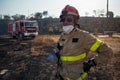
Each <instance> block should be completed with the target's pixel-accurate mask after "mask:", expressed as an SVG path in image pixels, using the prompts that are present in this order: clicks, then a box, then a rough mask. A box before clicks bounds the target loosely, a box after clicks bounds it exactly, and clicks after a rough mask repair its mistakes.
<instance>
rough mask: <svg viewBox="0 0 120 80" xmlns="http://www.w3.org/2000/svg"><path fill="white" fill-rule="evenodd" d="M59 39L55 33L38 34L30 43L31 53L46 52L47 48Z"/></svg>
mask: <svg viewBox="0 0 120 80" xmlns="http://www.w3.org/2000/svg"><path fill="white" fill-rule="evenodd" d="M58 39H59V36H56V35H39V36H37V37H36V38H35V39H34V40H33V43H32V48H31V52H32V54H33V55H40V54H42V55H43V54H48V53H49V52H48V50H49V49H48V48H50V47H55V46H56V43H57V41H58Z"/></svg>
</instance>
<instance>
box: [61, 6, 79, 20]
mask: <svg viewBox="0 0 120 80" xmlns="http://www.w3.org/2000/svg"><path fill="white" fill-rule="evenodd" d="M67 14H71V15H73V16H76V18H77V20H79V19H80V16H79V12H78V10H77V9H76V8H74V7H72V6H70V5H66V6H65V8H64V9H63V10H62V12H61V14H60V18H62V16H63V15H67Z"/></svg>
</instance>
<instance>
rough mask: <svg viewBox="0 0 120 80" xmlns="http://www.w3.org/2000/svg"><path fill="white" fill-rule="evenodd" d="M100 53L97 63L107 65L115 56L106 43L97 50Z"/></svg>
mask: <svg viewBox="0 0 120 80" xmlns="http://www.w3.org/2000/svg"><path fill="white" fill-rule="evenodd" d="M97 52H98V57H97V62H100V63H104V64H107V63H108V62H110V60H111V58H112V56H113V51H112V49H111V48H110V47H109V46H108V45H107V44H105V43H102V44H101V45H100V47H99V48H98V49H97Z"/></svg>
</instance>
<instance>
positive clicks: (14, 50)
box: [0, 36, 120, 80]
mask: <svg viewBox="0 0 120 80" xmlns="http://www.w3.org/2000/svg"><path fill="white" fill-rule="evenodd" d="M47 37H49V36H47ZM43 38H44V36H42V37H40V39H39V38H37V39H33V40H29V39H28V40H24V41H19V40H15V39H11V38H9V37H8V36H2V37H0V80H56V79H55V78H54V76H55V72H56V62H55V61H50V60H49V59H48V54H49V53H51V52H52V51H51V50H52V48H53V47H54V45H55V41H54V39H53V38H51V37H50V38H47V40H41V39H43ZM45 39H46V38H45ZM100 39H102V40H103V41H105V42H106V43H107V44H109V45H110V46H111V47H112V49H113V51H114V56H113V58H112V60H111V62H109V68H105V67H104V66H101V67H96V70H95V71H94V72H90V73H89V79H88V80H120V76H119V75H120V67H119V66H120V60H119V59H120V49H119V48H120V38H116V37H114V38H105V37H101V38H100Z"/></svg>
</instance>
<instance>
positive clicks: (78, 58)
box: [60, 53, 86, 61]
mask: <svg viewBox="0 0 120 80" xmlns="http://www.w3.org/2000/svg"><path fill="white" fill-rule="evenodd" d="M85 57H86V53H82V54H80V55H77V56H62V55H61V56H60V59H61V61H78V60H81V59H84V58H85Z"/></svg>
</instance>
